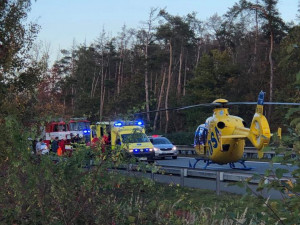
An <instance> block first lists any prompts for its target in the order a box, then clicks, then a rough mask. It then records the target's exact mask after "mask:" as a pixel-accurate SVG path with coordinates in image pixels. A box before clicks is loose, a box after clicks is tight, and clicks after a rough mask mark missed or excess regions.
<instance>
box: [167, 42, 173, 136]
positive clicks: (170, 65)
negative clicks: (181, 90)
mask: <svg viewBox="0 0 300 225" xmlns="http://www.w3.org/2000/svg"><path fill="white" fill-rule="evenodd" d="M169 46H170V63H169V73H168V85H167V91H166V100H165V108H166V109H167V108H168V100H169V92H170V86H171V77H172V63H173V59H172V57H173V52H172V51H173V49H172V43H171V40H170V43H169ZM168 125H169V111H168V110H166V126H165V133H167V132H168Z"/></svg>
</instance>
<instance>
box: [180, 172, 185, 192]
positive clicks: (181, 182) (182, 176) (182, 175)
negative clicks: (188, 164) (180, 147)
mask: <svg viewBox="0 0 300 225" xmlns="http://www.w3.org/2000/svg"><path fill="white" fill-rule="evenodd" d="M184 170H186V169H184V168H181V169H180V185H181V186H182V187H183V186H184Z"/></svg>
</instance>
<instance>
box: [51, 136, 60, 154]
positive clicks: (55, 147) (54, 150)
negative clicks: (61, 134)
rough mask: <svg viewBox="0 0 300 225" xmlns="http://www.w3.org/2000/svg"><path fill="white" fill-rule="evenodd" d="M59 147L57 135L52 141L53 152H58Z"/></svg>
mask: <svg viewBox="0 0 300 225" xmlns="http://www.w3.org/2000/svg"><path fill="white" fill-rule="evenodd" d="M57 149H58V137H55V138H54V140H53V141H52V143H51V150H52V152H54V153H56V152H57Z"/></svg>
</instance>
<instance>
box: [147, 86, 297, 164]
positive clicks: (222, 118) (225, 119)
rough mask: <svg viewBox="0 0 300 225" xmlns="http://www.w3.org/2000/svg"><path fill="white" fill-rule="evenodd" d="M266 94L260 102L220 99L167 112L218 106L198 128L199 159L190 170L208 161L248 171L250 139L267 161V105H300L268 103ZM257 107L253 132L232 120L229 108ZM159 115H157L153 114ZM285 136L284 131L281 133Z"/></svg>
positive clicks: (242, 123) (196, 134) (196, 135)
mask: <svg viewBox="0 0 300 225" xmlns="http://www.w3.org/2000/svg"><path fill="white" fill-rule="evenodd" d="M264 97H265V93H264V92H263V91H261V92H260V93H259V95H258V101H257V102H228V101H227V100H226V99H217V100H215V101H214V102H213V103H208V104H197V105H191V106H184V107H178V108H172V109H161V110H157V111H165V110H184V109H189V108H194V107H200V106H215V108H214V110H213V112H214V113H213V115H212V116H211V117H209V118H207V119H206V122H205V123H204V124H201V125H199V126H198V128H197V129H196V132H195V138H194V147H195V151H196V153H197V155H198V156H199V157H197V158H195V159H196V162H195V163H194V165H193V166H192V165H191V163H190V167H194V168H195V166H196V164H197V163H198V162H199V161H202V160H203V161H204V162H205V163H206V165H205V166H204V169H206V168H207V166H208V165H210V164H213V163H216V164H227V163H229V165H230V167H231V168H233V169H236V167H235V163H236V162H238V163H241V164H242V165H243V168H238V169H244V170H249V169H251V168H249V167H247V166H246V165H245V162H244V160H241V159H242V157H243V154H244V148H245V140H246V139H249V140H250V142H251V143H252V144H253V146H254V147H255V148H256V149H257V150H258V157H259V158H262V157H263V154H264V153H263V148H264V147H266V146H267V145H268V144H269V142H270V138H271V132H270V127H269V123H268V120H267V119H266V117H265V116H264V115H263V106H264V104H265V105H298V106H299V105H300V103H283V102H264ZM240 104H246V105H254V104H255V105H257V106H256V111H255V114H254V116H253V119H252V122H251V125H250V128H247V127H245V122H244V120H243V119H242V118H240V117H237V116H232V115H230V114H229V112H228V107H227V105H240ZM151 112H156V111H151ZM278 131H279V132H278V133H279V135H281V130H280V129H279V130H278Z"/></svg>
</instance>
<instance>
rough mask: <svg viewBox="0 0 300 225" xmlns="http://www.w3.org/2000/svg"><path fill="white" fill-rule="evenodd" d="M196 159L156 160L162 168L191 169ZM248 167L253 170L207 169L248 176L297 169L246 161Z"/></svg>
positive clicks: (200, 167) (222, 166)
mask: <svg viewBox="0 0 300 225" xmlns="http://www.w3.org/2000/svg"><path fill="white" fill-rule="evenodd" d="M194 162H195V159H194V158H190V157H178V158H177V159H171V158H166V159H164V160H156V163H157V164H158V165H160V166H175V167H187V168H188V167H189V163H191V164H192V165H193V164H194ZM245 164H246V166H247V167H251V168H252V169H251V170H240V169H231V168H230V167H229V164H224V165H219V164H211V165H209V166H208V167H207V170H213V171H223V172H235V173H236V172H239V173H247V174H265V172H266V170H268V169H272V168H273V169H274V170H275V169H276V168H283V169H287V170H289V171H292V170H294V169H296V167H292V166H290V165H289V166H288V165H281V164H280V163H273V165H272V164H271V163H269V162H259V161H246V162H245ZM235 165H236V167H237V168H242V167H243V166H242V165H241V164H239V163H236V164H235ZM204 166H205V163H204V162H203V161H199V162H198V163H197V165H196V168H199V169H203V167H204ZM289 175H290V174H285V176H289Z"/></svg>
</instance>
